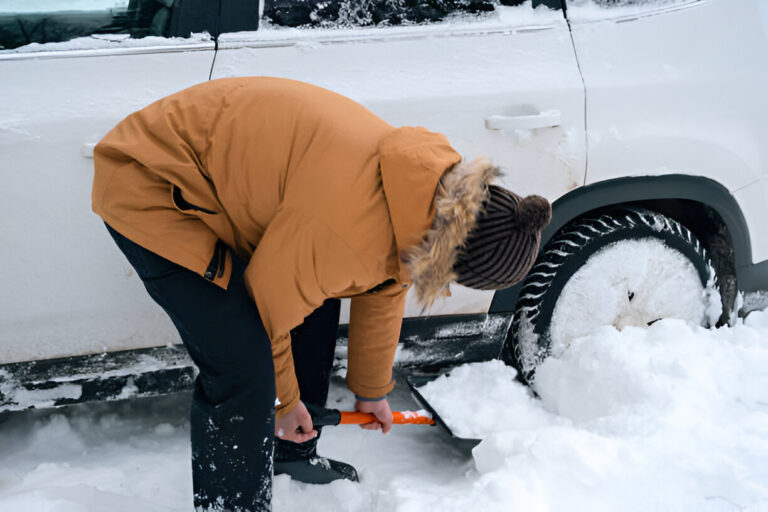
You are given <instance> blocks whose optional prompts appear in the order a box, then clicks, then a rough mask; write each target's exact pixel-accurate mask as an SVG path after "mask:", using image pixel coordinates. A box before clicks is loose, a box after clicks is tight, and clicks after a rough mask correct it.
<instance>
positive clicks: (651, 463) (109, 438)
mask: <svg viewBox="0 0 768 512" xmlns="http://www.w3.org/2000/svg"><path fill="white" fill-rule="evenodd" d="M513 377H514V372H513V370H511V369H510V368H508V367H505V366H504V365H502V364H501V363H500V362H498V361H491V362H488V363H476V364H472V365H467V366H464V367H461V368H459V369H455V370H454V371H453V372H452V373H451V375H450V377H448V378H441V379H440V380H439V381H435V382H434V383H432V384H430V385H429V386H430V388H431V389H426V390H424V391H425V393H429V394H430V396H431V399H432V400H433V403H434V404H435V405H437V406H438V407H439V410H440V412H441V414H442V415H443V416H445V417H446V418H448V419H449V421H450V422H451V424H452V425H453V426H455V427H456V428H457V429H458V430H459V431H460V432H462V433H463V434H464V435H479V436H481V437H484V438H485V440H484V441H483V442H482V443H481V444H480V445H479V446H477V447H476V448H475V450H474V452H473V453H472V454H471V455H470V454H463V453H461V452H460V451H457V450H456V449H454V448H453V447H452V446H451V444H450V443H449V442H448V439H447V438H446V437H445V436H444V435H443V434H442V432H441V431H439V430H438V429H437V428H433V427H423V426H396V427H395V428H394V429H393V432H392V433H391V434H389V435H387V436H383V435H381V434H379V433H375V432H368V431H363V430H360V429H359V428H357V427H352V426H349V427H347V426H344V427H335V428H327V429H326V431H325V432H324V433H323V439H322V441H321V444H320V447H321V450H320V451H321V453H323V454H325V455H332V456H334V457H336V458H339V459H342V460H346V461H349V462H351V463H353V464H355V465H356V466H357V468H358V469H359V470H360V474H361V478H362V481H361V483H359V484H353V483H350V482H336V483H334V484H332V485H328V486H311V485H305V484H298V483H295V482H292V481H290V480H289V479H288V478H287V477H285V476H279V477H277V478H276V479H275V484H274V493H275V498H274V509H275V510H276V511H278V512H280V511H285V512H287V511H308V510H312V511H315V510H320V511H326V510H327V511H399V512H410V511H419V512H423V511H431V510H434V511H441V512H444V511H465V510H470V509H475V510H483V511H495V510H499V511H502V510H504V511H509V510H520V511H526V512H529V511H553V512H555V511H569V512H573V511H580V510H589V511H590V512H593V511H602V510H604V511H619V510H620V511H633V510H637V511H643V512H646V511H656V510H670V511H696V512H698V511H749V512H756V511H767V510H768V313H766V312H757V313H753V314H751V315H750V316H749V317H748V318H747V319H746V321H744V322H740V323H739V324H738V325H736V326H735V327H731V328H722V329H718V330H705V329H701V328H691V327H689V326H688V325H686V324H685V323H683V322H681V321H679V320H663V321H659V322H656V323H655V324H653V325H652V326H651V327H650V328H649V329H647V330H641V329H638V328H632V327H630V328H627V329H624V330H623V331H621V332H618V331H616V330H615V329H613V328H608V327H606V328H603V329H601V330H599V331H598V332H597V333H595V334H593V335H591V336H588V337H584V338H581V339H579V340H577V341H576V342H575V343H574V344H573V345H572V346H571V348H570V349H569V350H568V351H566V352H565V353H563V354H562V355H561V356H560V357H559V358H558V359H550V360H548V361H547V362H545V363H544V365H543V366H542V367H541V368H540V369H539V371H538V374H537V381H536V386H537V390H538V392H539V394H540V396H541V399H537V398H534V397H533V396H532V395H531V394H530V392H529V391H528V390H527V389H526V388H524V387H523V386H521V385H520V384H518V383H517V382H516V381H514V380H513ZM188 400H189V397H188V396H187V395H177V396H170V397H162V398H155V399H144V400H134V401H128V402H120V403H113V404H88V405H80V406H76V407H71V408H68V409H61V410H56V411H28V412H24V413H17V414H14V415H13V416H11V417H10V418H9V419H8V420H7V421H6V422H5V423H3V424H1V425H0V460H2V463H1V464H0V510H2V511H17V510H26V511H36V512H38V511H40V512H42V511H57V512H85V511H94V512H95V511H106V510H109V511H115V512H119V511H135V510H142V511H147V512H151V511H182V510H190V509H191V483H190V469H189V446H188V442H187V436H188V434H189V431H188V426H187V419H186V417H187V404H188ZM331 402H332V404H333V405H334V406H337V407H340V408H349V407H350V406H351V403H352V402H351V400H350V397H349V394H348V392H346V390H344V388H343V386H342V385H340V384H335V385H334V387H333V389H332V397H331ZM391 403H392V405H393V406H394V407H396V408H399V409H408V408H414V407H416V405H415V404H414V403H413V402H412V401H411V399H410V397H409V396H408V393H407V390H406V389H405V386H404V383H403V382H402V379H401V381H400V384H399V385H398V388H397V390H396V392H395V393H394V394H393V396H392V399H391Z"/></svg>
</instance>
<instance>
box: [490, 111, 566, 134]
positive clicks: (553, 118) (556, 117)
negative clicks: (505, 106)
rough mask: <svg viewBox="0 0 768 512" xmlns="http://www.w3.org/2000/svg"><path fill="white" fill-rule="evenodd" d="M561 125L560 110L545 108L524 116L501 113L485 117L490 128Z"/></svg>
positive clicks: (507, 128) (510, 128)
mask: <svg viewBox="0 0 768 512" xmlns="http://www.w3.org/2000/svg"><path fill="white" fill-rule="evenodd" d="M555 126H560V111H559V110H544V111H542V112H539V113H538V114H530V115H523V116H504V115H500V114H496V115H492V116H488V117H486V118H485V127H486V128H487V129H489V130H514V129H517V128H523V129H528V130H530V129H533V128H552V127H555Z"/></svg>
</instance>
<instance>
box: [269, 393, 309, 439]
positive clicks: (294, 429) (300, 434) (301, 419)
mask: <svg viewBox="0 0 768 512" xmlns="http://www.w3.org/2000/svg"><path fill="white" fill-rule="evenodd" d="M275 437H279V438H280V439H285V440H286V441H293V442H294V443H304V442H307V441H309V440H310V439H312V438H314V437H317V431H316V430H315V429H314V428H313V427H312V416H310V415H309V412H307V408H306V407H305V406H304V402H301V401H299V403H298V404H296V405H295V406H294V408H293V409H291V410H290V411H289V412H288V413H286V414H284V415H283V416H281V417H279V418H277V419H276V420H275Z"/></svg>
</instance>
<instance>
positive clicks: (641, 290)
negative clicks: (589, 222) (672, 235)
mask: <svg viewBox="0 0 768 512" xmlns="http://www.w3.org/2000/svg"><path fill="white" fill-rule="evenodd" d="M710 298H712V299H716V304H715V307H713V308H709V305H710V300H709V299H710ZM720 311H722V302H721V301H720V295H719V294H718V293H716V292H715V293H707V290H706V289H705V288H704V287H703V286H702V284H701V279H700V277H699V274H698V272H697V270H696V268H695V267H694V266H693V263H691V261H690V260H689V259H688V258H686V257H685V256H683V254H682V253H680V252H679V251H677V250H675V249H672V248H670V247H668V246H667V245H666V244H664V242H662V241H661V240H655V239H645V240H623V241H621V242H617V243H614V244H611V245H609V246H608V247H605V248H603V249H602V250H600V251H598V252H597V253H595V254H593V255H592V256H591V257H590V258H589V260H587V262H586V263H585V264H584V265H583V266H582V267H580V268H579V269H578V270H577V271H576V272H575V273H574V274H573V276H571V277H570V279H569V280H568V283H567V284H566V285H565V287H564V288H563V291H562V293H561V294H560V297H559V298H558V299H557V304H556V305H555V309H554V312H553V313H552V325H551V327H550V333H551V338H552V347H551V350H552V351H553V353H557V352H559V351H561V350H564V349H565V348H567V346H568V345H569V344H570V343H571V341H572V340H573V339H574V338H577V337H580V336H584V335H587V334H589V333H590V332H592V331H594V329H595V328H597V327H599V326H601V325H614V326H616V327H617V328H619V329H621V328H623V327H627V326H630V325H634V326H645V325H647V324H649V323H652V322H654V321H656V320H658V319H659V318H680V319H683V320H686V321H688V322H690V323H692V324H696V325H698V324H703V323H708V324H709V325H715V324H716V323H717V319H718V318H719V316H720Z"/></svg>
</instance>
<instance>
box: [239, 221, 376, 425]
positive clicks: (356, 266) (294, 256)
mask: <svg viewBox="0 0 768 512" xmlns="http://www.w3.org/2000/svg"><path fill="white" fill-rule="evenodd" d="M361 272H363V273H364V268H363V267H362V265H361V264H360V262H359V261H358V259H357V256H356V255H355V254H354V253H353V252H352V251H351V250H350V249H349V248H348V247H347V245H346V244H345V242H344V241H343V240H342V239H341V238H339V237H338V236H336V235H335V234H334V233H333V232H332V231H331V230H330V229H329V228H328V227H327V226H326V225H325V224H323V223H322V222H319V221H317V220H315V219H313V217H311V216H310V215H306V214H303V213H302V212H298V211H291V210H280V211H278V213H277V214H276V215H275V217H274V218H273V219H272V221H271V222H270V224H269V226H268V227H267V230H266V231H265V232H264V236H263V237H262V238H261V240H260V241H259V244H258V246H257V247H256V250H255V251H254V252H253V255H252V256H251V260H250V261H249V262H248V266H247V267H246V269H245V276H244V279H245V284H246V287H247V288H248V290H249V292H250V294H251V296H252V297H253V299H254V301H255V302H256V307H257V308H258V310H259V315H260V316H261V320H262V323H263V324H264V328H265V329H266V331H267V335H268V336H269V339H270V340H271V342H272V358H273V361H274V365H275V387H276V391H277V399H278V400H279V402H280V403H279V404H278V406H277V413H276V414H277V416H278V417H280V416H282V415H283V414H285V413H286V412H288V411H289V410H291V409H292V408H293V407H294V406H295V405H296V404H297V403H298V401H299V387H298V383H297V381H296V374H295V372H294V368H293V355H292V353H291V335H290V331H291V329H293V328H294V327H296V326H297V325H300V324H301V323H302V322H303V321H304V318H305V317H307V316H308V315H309V314H310V313H312V311H314V310H315V309H317V308H318V307H320V305H321V304H322V303H323V301H324V300H325V299H327V298H328V297H333V296H337V295H338V294H339V293H342V292H343V291H344V290H345V289H347V288H348V287H349V286H350V285H351V284H352V283H354V282H355V280H356V279H358V278H360V276H361ZM363 275H364V274H363Z"/></svg>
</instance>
